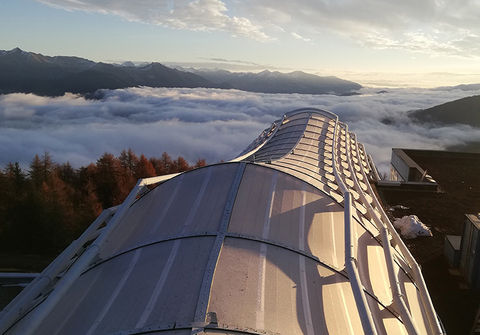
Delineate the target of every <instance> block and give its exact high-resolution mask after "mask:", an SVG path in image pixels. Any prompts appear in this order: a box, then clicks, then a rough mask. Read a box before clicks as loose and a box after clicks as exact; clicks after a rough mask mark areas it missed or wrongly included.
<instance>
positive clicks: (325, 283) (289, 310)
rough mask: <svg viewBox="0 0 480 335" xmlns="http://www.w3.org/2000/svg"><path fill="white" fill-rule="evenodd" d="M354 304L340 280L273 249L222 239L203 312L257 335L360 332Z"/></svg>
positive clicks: (300, 258)
mask: <svg viewBox="0 0 480 335" xmlns="http://www.w3.org/2000/svg"><path fill="white" fill-rule="evenodd" d="M264 246H265V247H264ZM263 250H264V251H263ZM231 301H235V302H236V303H235V304H232V303H231ZM354 305H355V302H354V298H353V294H352V291H351V288H350V284H349V282H348V280H347V279H346V278H345V277H344V276H342V275H340V274H338V273H335V272H333V271H331V270H329V269H328V268H325V267H324V266H322V265H320V264H318V263H317V262H315V261H313V260H311V259H309V258H306V257H305V256H303V255H299V254H297V253H294V252H291V251H289V250H285V249H283V248H279V247H277V246H272V245H265V244H263V243H259V242H256V241H247V240H241V239H231V238H228V239H227V240H226V241H225V245H224V248H223V249H222V253H221V255H220V259H219V262H218V265H217V270H216V271H215V277H214V282H213V286H212V295H211V298H210V303H209V309H208V310H209V312H215V313H216V315H217V318H218V322H219V323H225V324H228V325H242V326H244V327H248V328H251V329H255V330H257V331H258V332H261V331H267V332H272V333H281V334H292V335H295V334H309V335H311V334H327V333H328V334H342V335H343V334H361V333H362V331H361V329H362V328H361V324H360V319H359V317H358V314H357V312H356V308H352V307H353V306H354ZM247 306H251V307H252V308H249V307H247Z"/></svg>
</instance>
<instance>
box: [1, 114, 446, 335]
mask: <svg viewBox="0 0 480 335" xmlns="http://www.w3.org/2000/svg"><path fill="white" fill-rule="evenodd" d="M370 174H372V167H371V166H370V163H369V162H368V157H367V154H366V152H365V149H364V147H363V146H362V145H361V144H359V143H358V142H357V140H356V137H355V135H354V134H352V133H351V132H349V131H348V128H347V126H346V125H345V124H342V123H341V122H339V121H338V118H337V117H336V116H335V115H334V114H332V113H329V112H325V111H319V110H314V109H302V110H298V111H294V112H291V113H287V114H286V115H285V116H284V117H283V118H282V119H281V120H278V121H276V122H275V123H274V124H273V125H272V127H270V128H267V129H266V130H265V131H264V132H263V133H262V134H261V135H260V137H259V138H258V139H256V140H255V141H254V142H253V143H252V144H251V145H250V146H249V147H248V148H247V149H246V150H245V151H244V152H243V153H242V154H241V155H240V156H239V158H238V159H236V160H233V161H231V162H227V163H222V164H217V165H212V166H208V167H204V168H201V169H197V170H194V171H190V172H186V173H183V174H180V175H176V176H171V178H170V179H168V177H167V178H163V179H162V181H163V183H162V184H160V185H159V186H157V187H156V188H154V189H153V190H151V191H150V192H148V193H147V194H144V195H142V196H141V198H139V199H138V200H136V201H135V202H134V203H133V204H131V205H130V204H128V207H125V208H123V207H122V209H121V210H120V211H119V213H120V214H118V216H114V217H113V218H112V219H111V222H113V223H114V226H110V228H109V229H108V230H106V232H105V235H104V234H102V233H101V232H100V233H97V235H95V236H94V237H92V238H93V239H95V238H97V237H96V236H98V235H99V234H100V236H101V237H98V238H97V239H99V240H101V243H100V244H99V245H96V244H95V243H93V244H92V245H93V246H94V247H95V248H96V249H91V248H90V249H89V248H87V250H86V251H85V253H88V255H90V256H89V257H91V255H94V257H92V258H89V259H87V260H84V261H83V262H84V263H85V264H84V268H83V269H82V271H81V272H79V275H77V276H65V275H64V274H62V273H60V278H59V279H58V280H55V281H52V282H51V283H47V284H45V286H44V287H43V289H42V290H41V292H42V293H41V295H40V297H39V298H36V299H35V300H31V299H30V300H28V299H26V301H23V302H22V304H23V305H21V306H9V307H8V310H11V311H15V313H17V314H12V313H13V312H12V313H10V316H9V318H8V320H7V318H5V319H2V321H1V322H0V325H1V327H3V328H0V329H3V330H4V331H5V330H6V333H7V334H28V333H30V334H142V333H149V334H198V333H204V334H210V333H211V334H239V333H241V334H242V333H243V334H288V335H296V334H307V335H312V334H342V335H343V334H363V333H376V334H409V333H410V334H412V333H419V334H436V333H439V331H438V329H437V327H436V324H435V320H434V319H435V312H434V310H433V308H432V307H431V302H430V303H429V301H430V300H429V297H428V293H426V291H425V289H424V283H423V279H422V278H421V273H420V272H419V270H418V269H417V268H416V267H415V265H416V263H414V261H412V259H411V255H409V253H408V250H406V248H405V247H404V245H403V244H401V241H400V240H399V239H397V235H395V234H396V232H395V231H394V230H393V228H391V224H390V222H388V219H386V217H385V215H384V213H383V210H382V209H381V208H380V205H379V203H378V201H377V199H376V198H375V194H374V193H373V191H372V189H371V187H370V185H369V181H368V180H367V178H368V176H369V175H370ZM156 181H157V180H156ZM152 182H154V181H153V180H152ZM142 183H143V184H145V183H147V181H145V182H141V183H140V184H139V187H140V186H141V185H143V184H142ZM135 196H136V194H135V193H133V195H132V196H131V197H130V198H131V199H133V198H134V197H135ZM347 196H348V197H350V198H351V207H350V206H348V204H350V200H349V201H348V202H346V201H345V200H344V199H347ZM132 197H133V198H132ZM346 205H347V208H346V207H345V206H346ZM346 209H348V211H347V212H346V211H345V210H346ZM346 213H348V215H347V214H346ZM116 215H117V214H116ZM100 221H101V220H100ZM347 221H348V222H347ZM96 224H97V225H98V224H99V222H97V223H96ZM109 224H110V223H107V227H109V226H108V225H109ZM382 234H384V235H382ZM346 237H348V238H346ZM391 240H394V241H395V242H394V243H391ZM346 241H347V244H346ZM386 248H387V249H386ZM80 251H81V250H80ZM79 253H81V252H79ZM82 257H83V255H81V254H80V256H79V257H78V260H76V261H75V262H74V265H75V264H77V267H79V266H80V265H79V264H83V263H80V262H81V260H82ZM61 261H62V260H61V259H60V260H58V262H59V263H61ZM69 261H70V260H67V259H65V260H64V263H65V265H64V268H65V270H66V272H64V273H65V274H68V273H69V270H68V269H69V267H70V266H71V264H70V263H71V261H70V263H69ZM72 268H73V267H72ZM352 271H353V272H352ZM67 279H68V283H66V282H65V281H66V280H67ZM392 283H393V284H394V287H393V289H392ZM422 283H423V284H422ZM59 285H63V286H62V287H65V289H63V290H62V291H60V290H57V286H59ZM422 285H423V286H422ZM66 288H68V289H66ZM395 288H398V290H399V291H398V292H397V291H396V290H395ZM57 291H58V292H57ZM32 292H34V291H32ZM402 306H403V307H402ZM39 311H41V312H39ZM7 312H8V311H7ZM4 315H5V314H4ZM11 315H14V316H15V315H16V317H15V318H14V322H11V319H12V317H11ZM4 320H6V321H4ZM2 322H3V323H2Z"/></svg>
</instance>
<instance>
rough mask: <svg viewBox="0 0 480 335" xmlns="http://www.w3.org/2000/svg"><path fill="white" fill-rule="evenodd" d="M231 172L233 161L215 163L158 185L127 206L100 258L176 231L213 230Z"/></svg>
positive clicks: (233, 170)
mask: <svg viewBox="0 0 480 335" xmlns="http://www.w3.org/2000/svg"><path fill="white" fill-rule="evenodd" d="M235 171H236V165H235V164H223V165H216V166H211V167H209V168H203V169H198V170H195V171H192V172H190V173H186V174H183V175H180V176H178V177H176V178H174V179H171V180H169V181H167V182H166V183H164V184H162V185H160V186H158V187H157V188H155V189H154V190H152V191H151V192H150V193H148V194H147V195H146V196H144V197H143V198H142V199H141V201H138V202H137V203H135V204H134V205H133V206H132V207H131V209H130V210H129V212H128V215H127V216H125V218H124V219H123V220H122V222H120V223H119V226H118V228H117V229H116V230H115V232H114V233H113V234H112V237H111V238H110V239H109V241H111V243H106V244H105V245H104V246H103V247H102V250H101V252H100V255H101V257H102V258H103V257H109V256H111V255H113V254H115V253H118V252H121V251H123V250H128V249H130V248H133V247H136V246H138V245H142V244H145V243H150V242H152V241H157V240H161V239H165V238H171V237H175V236H177V235H180V234H192V233H203V232H216V231H217V229H218V225H219V223H220V218H221V215H222V213H223V208H224V206H225V202H226V199H227V193H228V191H229V189H230V186H231V183H232V181H233V177H234V175H235Z"/></svg>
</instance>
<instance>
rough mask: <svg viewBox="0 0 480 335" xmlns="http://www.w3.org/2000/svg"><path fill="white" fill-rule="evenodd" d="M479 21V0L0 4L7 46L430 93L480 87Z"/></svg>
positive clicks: (0, 45) (2, 43) (19, 0)
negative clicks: (293, 74)
mask: <svg viewBox="0 0 480 335" xmlns="http://www.w3.org/2000/svg"><path fill="white" fill-rule="evenodd" d="M479 17H480V3H479V2H478V1H444V0H424V1H414V0H405V1H396V0H384V1H379V0H364V1H354V0H341V1H339V0H336V1H334V0H323V1H320V0H297V1H283V0H242V1H240V0H230V1H227V0H195V1H191V0H176V1H172V0H138V1H130V0H101V1H100V0H38V1H35V0H2V1H1V2H0V49H4V50H8V49H12V48H14V47H17V46H18V47H20V48H22V49H24V50H27V51H33V52H38V53H42V54H46V55H72V56H73V55H74V56H79V57H85V58H89V59H92V60H96V61H109V62H121V61H126V60H132V61H138V62H143V61H146V62H151V61H158V62H163V63H168V64H171V63H179V64H181V65H194V66H196V67H223V68H228V69H233V70H245V71H261V70H263V69H265V68H267V69H271V70H279V71H292V70H304V71H307V72H310V73H315V74H319V75H337V76H339V77H342V78H346V79H351V80H355V81H358V82H360V83H362V84H366V85H376V86H412V85H413V86H424V87H432V86H440V85H455V84H461V83H475V82H477V83H478V82H480V20H478V18H479Z"/></svg>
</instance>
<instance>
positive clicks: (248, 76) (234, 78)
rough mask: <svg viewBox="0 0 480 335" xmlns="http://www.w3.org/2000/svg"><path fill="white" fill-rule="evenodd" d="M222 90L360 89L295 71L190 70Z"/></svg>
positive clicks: (325, 91) (307, 91)
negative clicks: (224, 88) (226, 88)
mask: <svg viewBox="0 0 480 335" xmlns="http://www.w3.org/2000/svg"><path fill="white" fill-rule="evenodd" d="M190 71H191V72H193V73H195V74H197V75H199V76H201V77H203V78H205V79H207V80H209V81H210V82H212V83H214V84H215V85H218V86H221V87H231V88H235V89H238V90H242V91H251V92H259V93H305V94H337V95H351V94H355V92H356V91H357V90H359V89H360V88H362V86H361V85H360V84H357V83H354V82H352V81H348V80H343V79H340V78H337V77H319V76H316V75H313V74H309V73H305V72H301V71H295V72H290V73H281V72H277V71H275V72H271V71H268V70H265V71H262V72H260V73H251V72H240V73H238V72H229V71H226V70H195V69H192V70H190Z"/></svg>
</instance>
